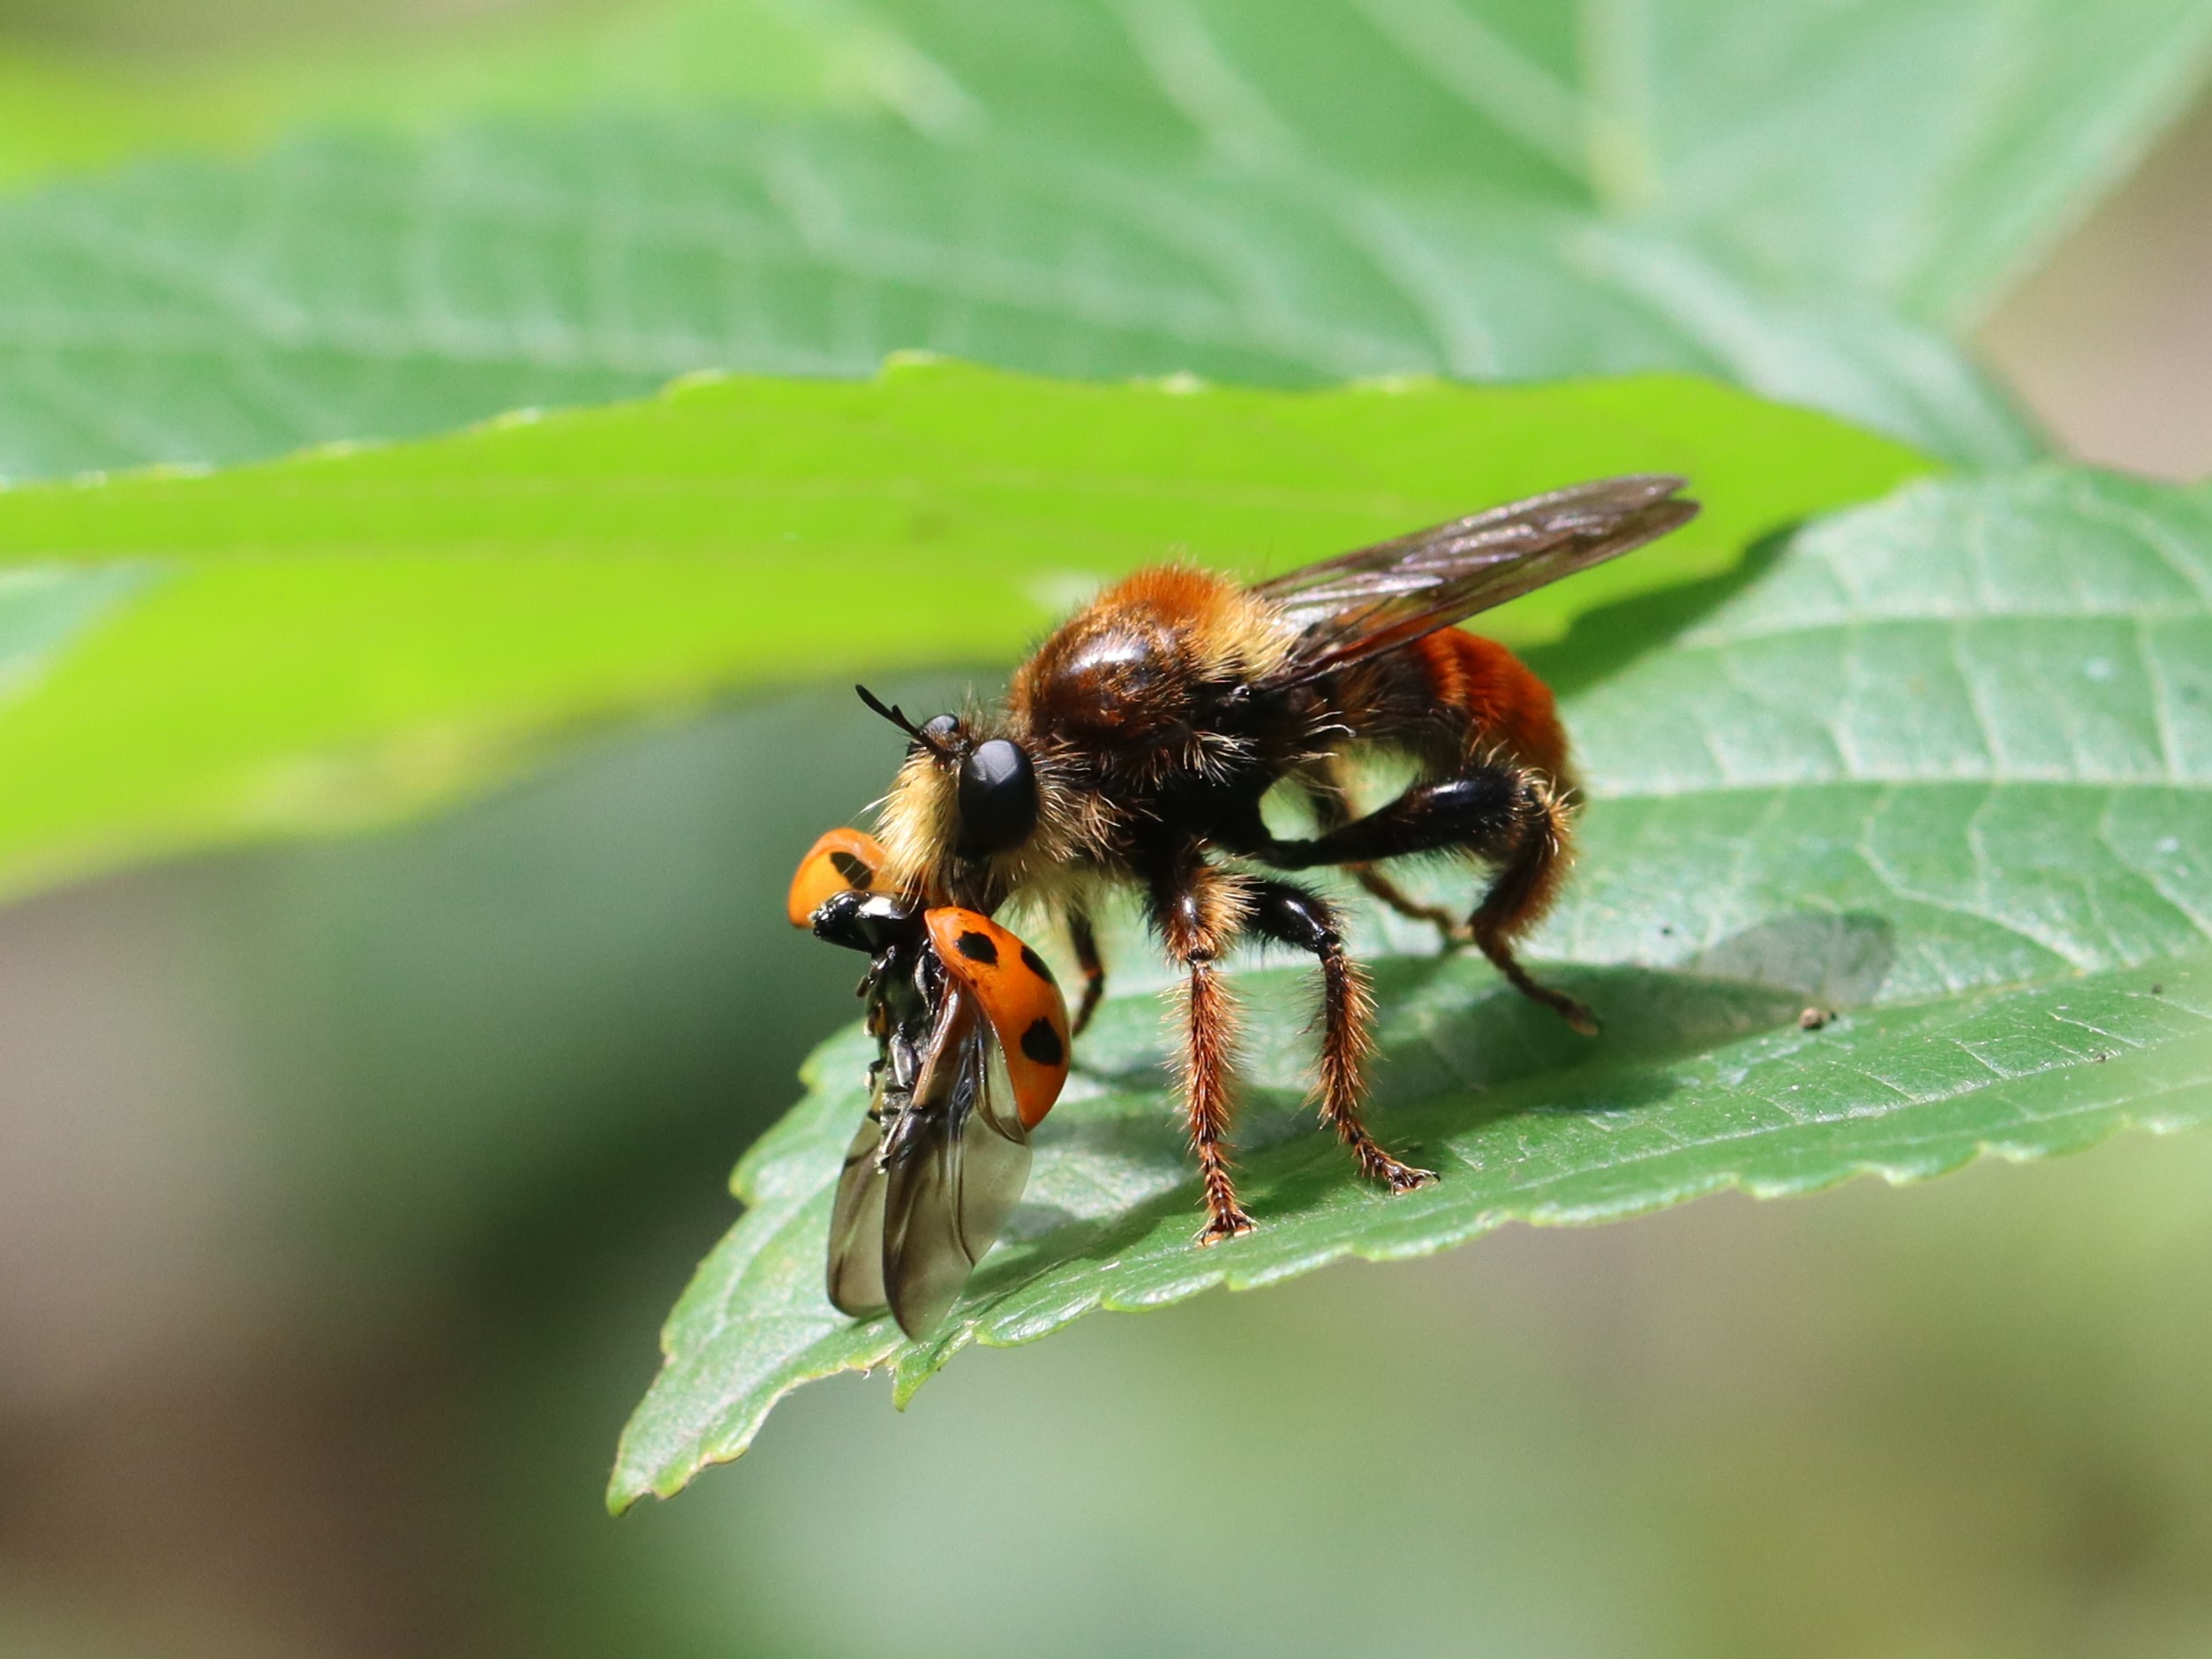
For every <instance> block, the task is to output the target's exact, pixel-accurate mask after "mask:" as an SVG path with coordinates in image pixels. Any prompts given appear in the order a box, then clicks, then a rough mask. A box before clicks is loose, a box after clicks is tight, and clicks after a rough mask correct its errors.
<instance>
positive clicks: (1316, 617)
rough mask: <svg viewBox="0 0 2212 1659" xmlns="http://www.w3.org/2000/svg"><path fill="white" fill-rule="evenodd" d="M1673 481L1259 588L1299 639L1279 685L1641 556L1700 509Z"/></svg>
mask: <svg viewBox="0 0 2212 1659" xmlns="http://www.w3.org/2000/svg"><path fill="white" fill-rule="evenodd" d="M1682 487H1683V480H1682V479H1678V478H1674V477H1670V476H1667V475H1664V474H1657V473H1654V474H1649V475H1642V476H1636V477H1630V478H1616V479H1599V481H1597V482H1596V483H1592V484H1578V485H1576V486H1573V487H1571V488H1569V489H1563V490H1554V491H1552V492H1550V493H1549V494H1544V495H1535V496H1531V497H1530V498H1529V499H1528V500H1526V501H1511V502H1509V503H1507V504H1506V505H1505V506H1503V507H1493V508H1492V509H1489V510H1488V511H1487V512H1481V513H1475V514H1472V515H1471V516H1470V517H1465V518H1456V519H1454V520H1452V521H1451V522H1450V523H1449V524H1435V525H1432V526H1431V527H1430V528H1428V529H1426V530H1418V531H1415V532H1413V533H1412V534H1411V535H1406V536H1400V537H1397V538H1396V539H1393V540H1390V541H1384V542H1378V543H1377V544H1375V545H1374V546H1373V547H1361V548H1358V549H1357V550H1355V551H1353V552H1351V553H1346V554H1338V555H1337V556H1336V557H1335V558H1333V559H1324V560H1322V561H1321V562H1319V563H1318V564H1309V565H1306V566H1304V567H1303V568H1302V569H1296V570H1292V571H1290V572H1288V573H1286V574H1284V575H1283V576H1279V577H1273V578H1271V579H1270V580H1268V581H1265V582H1260V583H1258V584H1254V586H1253V592H1256V593H1258V594H1260V596H1261V597H1263V598H1265V599H1268V600H1272V601H1274V603H1275V606H1276V607H1278V608H1279V609H1280V610H1281V611H1282V613H1283V615H1285V616H1286V617H1287V618H1288V619H1289V620H1290V622H1293V623H1294V624H1296V625H1297V627H1298V629H1299V630H1300V636H1299V639H1298V645H1297V647H1296V648H1295V649H1294V650H1293V651H1292V652H1291V653H1290V658H1289V660H1287V661H1286V662H1285V663H1284V664H1283V667H1281V668H1280V669H1278V670H1277V671H1276V672H1275V673H1274V674H1272V675H1269V676H1268V682H1269V683H1270V684H1275V685H1280V684H1292V683H1297V682H1300V681H1304V680H1308V679H1311V678H1313V677H1314V676H1315V675H1322V674H1327V673H1328V672H1329V671H1331V670H1332V669H1335V668H1339V667H1343V666H1344V665H1346V664H1347V663H1351V662H1355V661H1358V660H1360V659H1362V658H1366V657H1372V656H1374V655H1376V654H1378V653H1380V652H1386V651H1395V650H1397V649H1398V648H1400V647H1401V646H1403V645H1411V644H1412V643H1413V641H1415V640H1417V639H1419V638H1421V637H1423V636H1424V635H1426V634H1432V633H1434V632H1435V631H1436V630H1438V629H1440V628H1448V627H1450V626H1451V625H1452V624H1453V623H1454V622H1462V621H1463V620H1465V619H1466V618H1467V617H1470V616H1471V615H1475V613H1476V612H1478V611H1485V610H1488V609H1490V608H1491V607H1493V606H1497V605H1502V604H1504V603H1505V602H1506V601H1507V600H1514V599H1518V598H1520V597H1521V595H1523V594H1524V593H1530V592H1534V591H1535V590H1536V589H1538V588H1539V587H1544V586H1546V585H1548V584H1551V583H1554V582H1556V581H1558V580H1559V579H1560V578H1561V577H1568V576H1572V575H1573V574H1575V572H1576V571H1577V570H1586V569H1590V568H1591V566H1592V565H1596V564H1602V563H1604V562H1606V560H1607V559H1612V558H1615V557H1618V556H1619V555H1620V554H1624V553H1626V552H1628V551H1629V549H1630V548H1633V547H1642V546H1643V545H1644V543H1645V542H1647V541H1650V540H1651V539H1654V538H1655V537H1659V536H1663V535H1665V534H1666V533H1667V532H1668V531H1670V530H1673V529H1675V528H1676V527H1678V526H1679V525H1682V524H1686V523H1688V522H1689V520H1690V519H1691V518H1693V517H1696V516H1697V503H1696V502H1695V501H1683V500H1682V499H1680V498H1679V496H1678V495H1677V494H1676V493H1677V492H1678V491H1680V490H1681V489H1682Z"/></svg>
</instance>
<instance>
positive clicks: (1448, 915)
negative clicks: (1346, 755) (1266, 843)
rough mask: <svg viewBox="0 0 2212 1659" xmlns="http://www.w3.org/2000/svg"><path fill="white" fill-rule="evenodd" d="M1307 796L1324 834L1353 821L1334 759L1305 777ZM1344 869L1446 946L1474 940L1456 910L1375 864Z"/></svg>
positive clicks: (1341, 775)
mask: <svg viewBox="0 0 2212 1659" xmlns="http://www.w3.org/2000/svg"><path fill="white" fill-rule="evenodd" d="M1305 793H1306V798H1307V799H1308V800H1309V801H1310V802H1311V803H1313V817H1314V818H1315V820H1316V821H1317V822H1318V823H1319V824H1320V827H1321V833H1323V834H1324V835H1327V834H1328V833H1333V832H1334V831H1336V830H1340V829H1342V828H1343V827H1344V826H1345V825H1347V824H1350V823H1351V822H1352V821H1353V819H1352V811H1351V794H1350V792H1349V790H1348V789H1347V788H1346V786H1345V783H1344V776H1343V770H1342V769H1341V768H1340V767H1338V766H1337V765H1335V764H1334V763H1333V762H1331V763H1327V764H1326V765H1324V767H1323V768H1322V769H1320V770H1319V771H1317V772H1315V773H1313V774H1311V775H1309V776H1308V777H1307V778H1306V779H1305ZM1344 870H1345V873H1346V874H1348V875H1349V876H1351V879H1353V880H1354V881H1357V882H1358V884H1359V885H1360V886H1362V887H1365V888H1366V890H1367V891H1368V892H1369V893H1370V894H1373V895H1374V897H1376V898H1378V899H1380V900H1381V901H1382V902H1383V903H1384V904H1387V905H1388V906H1389V907H1390V909H1393V910H1396V912H1397V913H1398V914H1399V915H1400V916H1403V917H1405V918H1406V920H1407V921H1409V922H1426V923H1427V924H1429V925H1430V926H1431V927H1433V928H1434V929H1435V930H1436V932H1437V936H1438V937H1439V938H1440V939H1442V941H1443V943H1444V947H1445V948H1446V949H1447V950H1449V949H1451V948H1452V947H1453V946H1459V945H1465V944H1469V943H1471V941H1472V940H1473V939H1474V935H1473V933H1472V932H1471V931H1469V929H1468V926H1467V924H1466V923H1465V922H1463V921H1462V920H1461V919H1460V917H1459V916H1457V915H1456V913H1454V912H1453V911H1450V910H1448V909H1445V908H1444V907H1443V906H1442V905H1441V904H1424V903H1422V902H1421V901H1419V900H1418V899H1417V898H1415V897H1414V896H1413V895H1412V894H1410V893H1408V892H1407V891H1406V890H1405V889H1404V888H1403V887H1401V886H1398V884H1397V883H1396V882H1395V881H1393V880H1391V879H1390V878H1389V877H1388V876H1386V875H1384V874H1383V873H1382V871H1380V870H1378V869H1376V868H1375V867H1374V866H1373V864H1366V863H1353V864H1347V865H1345V866H1344Z"/></svg>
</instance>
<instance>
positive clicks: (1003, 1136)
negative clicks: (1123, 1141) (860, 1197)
mask: <svg viewBox="0 0 2212 1659" xmlns="http://www.w3.org/2000/svg"><path fill="white" fill-rule="evenodd" d="M883 1162H884V1172H885V1179H884V1198H883V1220H882V1226H883V1257H882V1261H883V1266H882V1276H883V1286H884V1296H885V1298H886V1300H887V1301H889V1302H890V1304H891V1310H892V1314H893V1315H894V1316H896V1317H897V1318H898V1321H899V1329H900V1330H902V1331H905V1332H906V1333H907V1335H908V1336H910V1337H916V1338H919V1337H922V1336H923V1335H926V1334H927V1333H928V1332H929V1331H930V1330H932V1329H933V1328H934V1327H935V1326H936V1325H937V1323H938V1322H939V1321H940V1320H942V1319H943V1318H944V1316H945V1314H946V1312H947V1311H948V1310H949V1309H950V1308H952V1302H953V1300H954V1298H956V1297H957V1296H959V1293H960V1290H961V1287H962V1286H965V1285H966V1284H967V1278H968V1275H969V1274H970V1273H971V1272H973V1271H974V1268H975V1263H978V1262H980V1261H982V1259H983V1254H984V1252H985V1251H987V1250H989V1248H990V1247H991V1245H992V1244H993V1242H995V1241H996V1240H997V1237H998V1232H999V1229H1000V1228H1002V1227H1004V1225H1006V1218H1007V1217H1008V1216H1010V1215H1012V1213H1013V1208H1014V1205H1015V1204H1017V1203H1019V1202H1020V1199H1021V1189H1022V1188H1023V1187H1024V1186H1025V1185H1027V1182H1028V1180H1029V1132H1028V1131H1027V1129H1026V1128H1024V1127H1022V1123H1021V1119H1020V1117H1019V1114H1018V1112H1016V1110H1015V1107H1014V1101H1013V1090H1012V1084H1011V1083H1010V1082H1008V1081H1007V1076H1006V1066H1005V1059H1004V1055H1003V1054H1002V1053H1001V1052H999V1048H998V1044H997V1039H996V1037H994V1036H993V1034H992V1031H991V1027H990V1022H989V1021H988V1020H986V1019H984V1018H983V1017H982V1013H981V1011H980V1010H979V1009H978V1008H977V1007H976V1006H975V1002H974V999H973V998H972V997H971V996H970V995H969V994H968V993H967V992H965V991H963V990H961V989H960V988H959V987H958V986H957V985H952V986H948V987H947V988H946V991H945V1000H944V1007H942V1008H941V1009H940V1010H939V1013H938V1017H937V1023H936V1025H935V1027H934V1028H933V1029H932V1030H931V1033H930V1042H929V1055H928V1057H927V1058H926V1059H924V1060H923V1062H922V1072H921V1075H919V1076H918V1077H917V1078H916V1079H915V1080H914V1100H913V1105H911V1106H910V1107H909V1108H908V1109H907V1111H906V1112H902V1113H900V1114H899V1117H898V1119H897V1120H896V1121H895V1122H893V1124H892V1127H891V1128H890V1131H889V1133H888V1135H887V1136H886V1138H885V1143H884V1152H883Z"/></svg>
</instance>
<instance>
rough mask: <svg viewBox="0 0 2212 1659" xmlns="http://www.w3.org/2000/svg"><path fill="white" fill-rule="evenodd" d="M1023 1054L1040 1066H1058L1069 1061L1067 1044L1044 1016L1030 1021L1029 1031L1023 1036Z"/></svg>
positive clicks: (1040, 1015)
mask: <svg viewBox="0 0 2212 1659" xmlns="http://www.w3.org/2000/svg"><path fill="white" fill-rule="evenodd" d="M1021 1052H1023V1053H1025V1054H1027V1056H1028V1057H1029V1058H1030V1059H1033V1060H1035V1061H1036V1062H1037V1064H1038V1065H1040V1066H1057V1065H1059V1064H1061V1063H1062V1062H1063V1061H1065V1059H1067V1044H1065V1043H1063V1042H1061V1041H1060V1034H1059V1033H1058V1032H1057V1031H1056V1030H1054V1029H1052V1022H1051V1021H1050V1020H1048V1019H1046V1018H1045V1017H1044V1016H1043V1015H1042V1014H1039V1015H1038V1016H1037V1017H1036V1018H1035V1019H1034V1020H1032V1021H1030V1022H1029V1029H1027V1030H1026V1031H1024V1032H1023V1033H1022V1034H1021Z"/></svg>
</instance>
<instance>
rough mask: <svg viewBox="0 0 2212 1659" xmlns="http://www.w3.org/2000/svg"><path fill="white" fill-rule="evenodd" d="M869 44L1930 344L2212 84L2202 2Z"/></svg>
mask: <svg viewBox="0 0 2212 1659" xmlns="http://www.w3.org/2000/svg"><path fill="white" fill-rule="evenodd" d="M880 15H882V16H884V18H886V19H888V20H890V21H892V23H894V24H895V25H896V26H898V27H899V28H900V29H902V30H903V31H904V32H905V33H906V34H907V37H908V38H909V39H910V40H911V41H913V42H914V48H915V49H916V50H917V52H919V53H921V54H923V55H926V57H928V58H929V61H931V62H933V63H935V64H938V65H940V66H941V67H942V68H943V70H944V72H946V74H947V75H949V76H950V78H951V79H952V80H953V81H954V82H956V83H957V84H958V85H959V86H961V87H964V88H967V89H968V90H969V91H970V92H971V93H972V94H974V96H975V97H976V98H977V99H978V100H979V101H980V102H982V103H983V104H985V105H986V106H987V107H988V108H989V109H990V111H991V113H992V115H993V116H994V117H997V118H998V119H1000V120H1002V121H1004V122H1006V123H1008V124H1012V125H1018V126H1019V127H1020V128H1022V129H1023V130H1024V131H1027V132H1049V133H1052V134H1054V135H1056V136H1064V137H1065V138H1067V139H1068V140H1071V141H1072V143H1073V144H1075V145H1076V146H1077V147H1080V148H1084V149H1087V150H1090V151H1092V152H1098V151H1102V150H1105V149H1110V148H1117V147H1135V146H1146V145H1149V146H1151V147H1155V148H1156V147H1170V148H1172V147H1176V146H1177V141H1178V140H1180V141H1181V142H1182V143H1183V144H1193V143H1194V144H1198V145H1201V146H1204V147H1208V148H1210V149H1211V150H1212V151H1213V152H1214V153H1215V154H1216V155H1221V156H1224V157H1233V158H1235V159H1236V160H1237V161H1238V162H1245V163H1247V164H1252V165H1254V166H1256V167H1259V168H1260V169H1262V170H1269V169H1272V170H1278V171H1283V172H1289V171H1292V170H1298V171H1304V172H1305V173H1307V174H1309V175H1310V174H1313V173H1316V172H1319V173H1323V174H1326V173H1327V172H1328V171H1329V170H1335V171H1338V172H1341V173H1342V174H1343V175H1344V176H1346V177H1357V178H1361V179H1366V180H1377V179H1384V180H1393V181H1399V182H1411V181H1426V182H1429V183H1432V184H1444V185H1449V184H1453V183H1457V182H1463V181H1465V180H1467V179H1469V178H1471V177H1478V178H1480V179H1483V180H1484V181H1486V182H1487V183H1489V184H1491V185H1494V186H1496V187H1498V188H1500V189H1501V190H1504V191H1506V192H1510V193H1511V194H1513V195H1514V196H1516V197H1517V198H1520V199H1522V200H1527V201H1530V202H1543V203H1548V204H1554V205H1556V206H1558V207H1564V208H1569V209H1572V210H1576V211H1581V212H1590V211H1595V212H1597V213H1598V214H1599V215H1602V216H1604V217H1606V218H1607V219H1609V220H1612V221H1614V222H1633V223H1635V224H1637V225H1639V226H1642V227H1644V228H1646V229H1651V228H1658V229H1660V230H1664V231H1665V232H1666V233H1667V236H1668V238H1669V239H1670V240H1671V242H1672V244H1673V245H1674V246H1677V247H1683V248H1696V249H1698V250H1700V251H1701V252H1702V253H1703V254H1704V256H1705V257H1706V258H1707V259H1708V260H1712V262H1714V263H1716V264H1719V265H1720V266H1723V267H1725V268H1728V269H1731V270H1733V271H1734V272H1735V273H1736V274H1737V275H1739V276H1740V277H1749V279H1750V280H1751V282H1752V283H1753V284H1754V285H1755V286H1757V288H1759V289H1760V290H1763V291H1766V292H1770V293H1787V292H1802V291H1806V290H1840V291H1852V292H1857V293H1861V294H1866V295H1870V296H1877V297H1879V298H1881V299H1882V300H1884V301H1885V303H1887V304H1889V305H1892V306H1893V307H1894V308H1896V309H1897V310H1898V311H1900V312H1901V313H1904V314H1906V315H1909V316H1913V317H1915V318H1918V319H1920V320H1923V321H1927V322H1931V323H1935V324H1937V325H1939V326H1942V327H1944V328H1960V327H1961V326H1963V325H1965V324H1966V323H1968V322H1970V321H1971V320H1973V319H1974V318H1975V316H1976V315H1978V314H1979V313H1980V312H1981V311H1983V309H1985V308H1986V307H1987V306H1988V305H1990V304H1992V303H1993V302H1994V301H1995V300H1996V299H1997V298H1998V297H1999V295H2000V294H2001V293H2002V291H2003V290H2004V288H2005V285H2006V284H2007V283H2008V282H2009V281H2010V280H2011V279H2012V278H2013V277H2014V276H2015V275H2018V274H2019V273H2020V270H2021V269H2022V268H2023V267H2024V266H2025V265H2026V264H2027V263H2028V261H2029V260H2032V259H2033V258H2034V256H2035V254H2036V253H2038V252H2039V251H2040V250H2041V249H2042V248H2043V246H2044V245H2047V244H2048V242H2049V241H2050V240H2051V239H2052V238H2054V237H2055V236H2056V235H2058V233H2059V232H2060V231H2062V230H2065V229H2066V228H2068V227H2069V226H2070V225H2071V224H2072V222H2073V220H2074V219H2075V218H2076V217H2077V216H2078V215H2080V213H2081V212H2082V211H2083V210H2084V208H2085V207H2086V206H2087V204H2088V202H2089V201H2090V200H2094V199H2095V196H2096V195H2097V194H2099V193H2101V192H2103V190H2105V189H2106V188H2108V187H2110V185H2113V184H2114V183H2116V182H2117V181H2118V178H2119V177H2120V176H2121V175H2122V174H2123V173H2124V172H2125V170H2126V169H2127V168H2128V167H2129V166H2130V165H2131V164H2132V163H2133V162H2134V160H2135V159H2136V158H2138V157H2139V156H2140V155H2141V153H2142V152H2143V150H2144V149H2145V148H2146V147H2148V144H2149V142H2150V140H2151V139H2152V137H2153V136H2154V135H2155V134H2156V132H2158V131H2159V130H2160V129H2161V128H2162V127H2163V125H2165V124H2166V123H2167V122H2168V121H2170V120H2171V119H2172V118H2173V117H2176V116H2177V115H2178V114H2179V113H2180V111H2181V110H2182V109H2183V108H2184V107H2185V106H2186V103H2187V102H2188V100H2189V98H2190V96H2191V94H2193V91H2194V90H2195V88H2196V87H2198V86H2200V85H2201V83H2202V81H2203V79H2204V77H2205V74H2206V72H2207V69H2208V65H2212V4H2207V3H2206V0H2124V3H2123V4H2100V5H2095V6H2066V5H2061V4H2040V5H2030V6H2023V5H2019V4H2011V0H1877V4H1858V5H1852V6H1844V7H1835V6H1825V7H1824V6H1817V5H1811V4H1774V0H1662V3H1661V4H1650V5H1642V6H1635V7H1628V6H1621V5H1600V6H1590V7H1569V6H1560V5H1557V4H1551V3H1550V0H1320V3H1319V4H1306V5H1304V6H1301V7H1300V8H1299V9H1298V25H1297V26H1295V27H1286V26H1284V24H1285V19H1284V17H1283V11H1282V10H1281V8H1279V7H1275V6H1270V5H1268V4H1255V3H1254V0H1125V3H1121V4H1117V3H1116V0H1018V3H1017V0H998V4H978V0H885V4H884V5H883V7H882V8H881V12H880ZM1346 87H1358V95H1356V96H1347V95H1346V93H1345V89H1346ZM1647 275H1648V280H1649V281H1650V282H1651V284H1652V286H1653V288H1654V289H1655V290H1656V289H1659V288H1662V287H1664V286H1666V285H1667V277H1666V276H1664V275H1661V274H1660V273H1659V271H1657V270H1653V271H1651V272H1650V273H1648V274H1647ZM1678 275H1684V276H1686V275H1687V274H1686V273H1678ZM1677 291H1678V292H1680V293H1681V295H1682V298H1683V299H1684V300H1685V301H1687V300H1688V298H1689V296H1688V293H1687V291H1686V290H1677Z"/></svg>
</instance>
